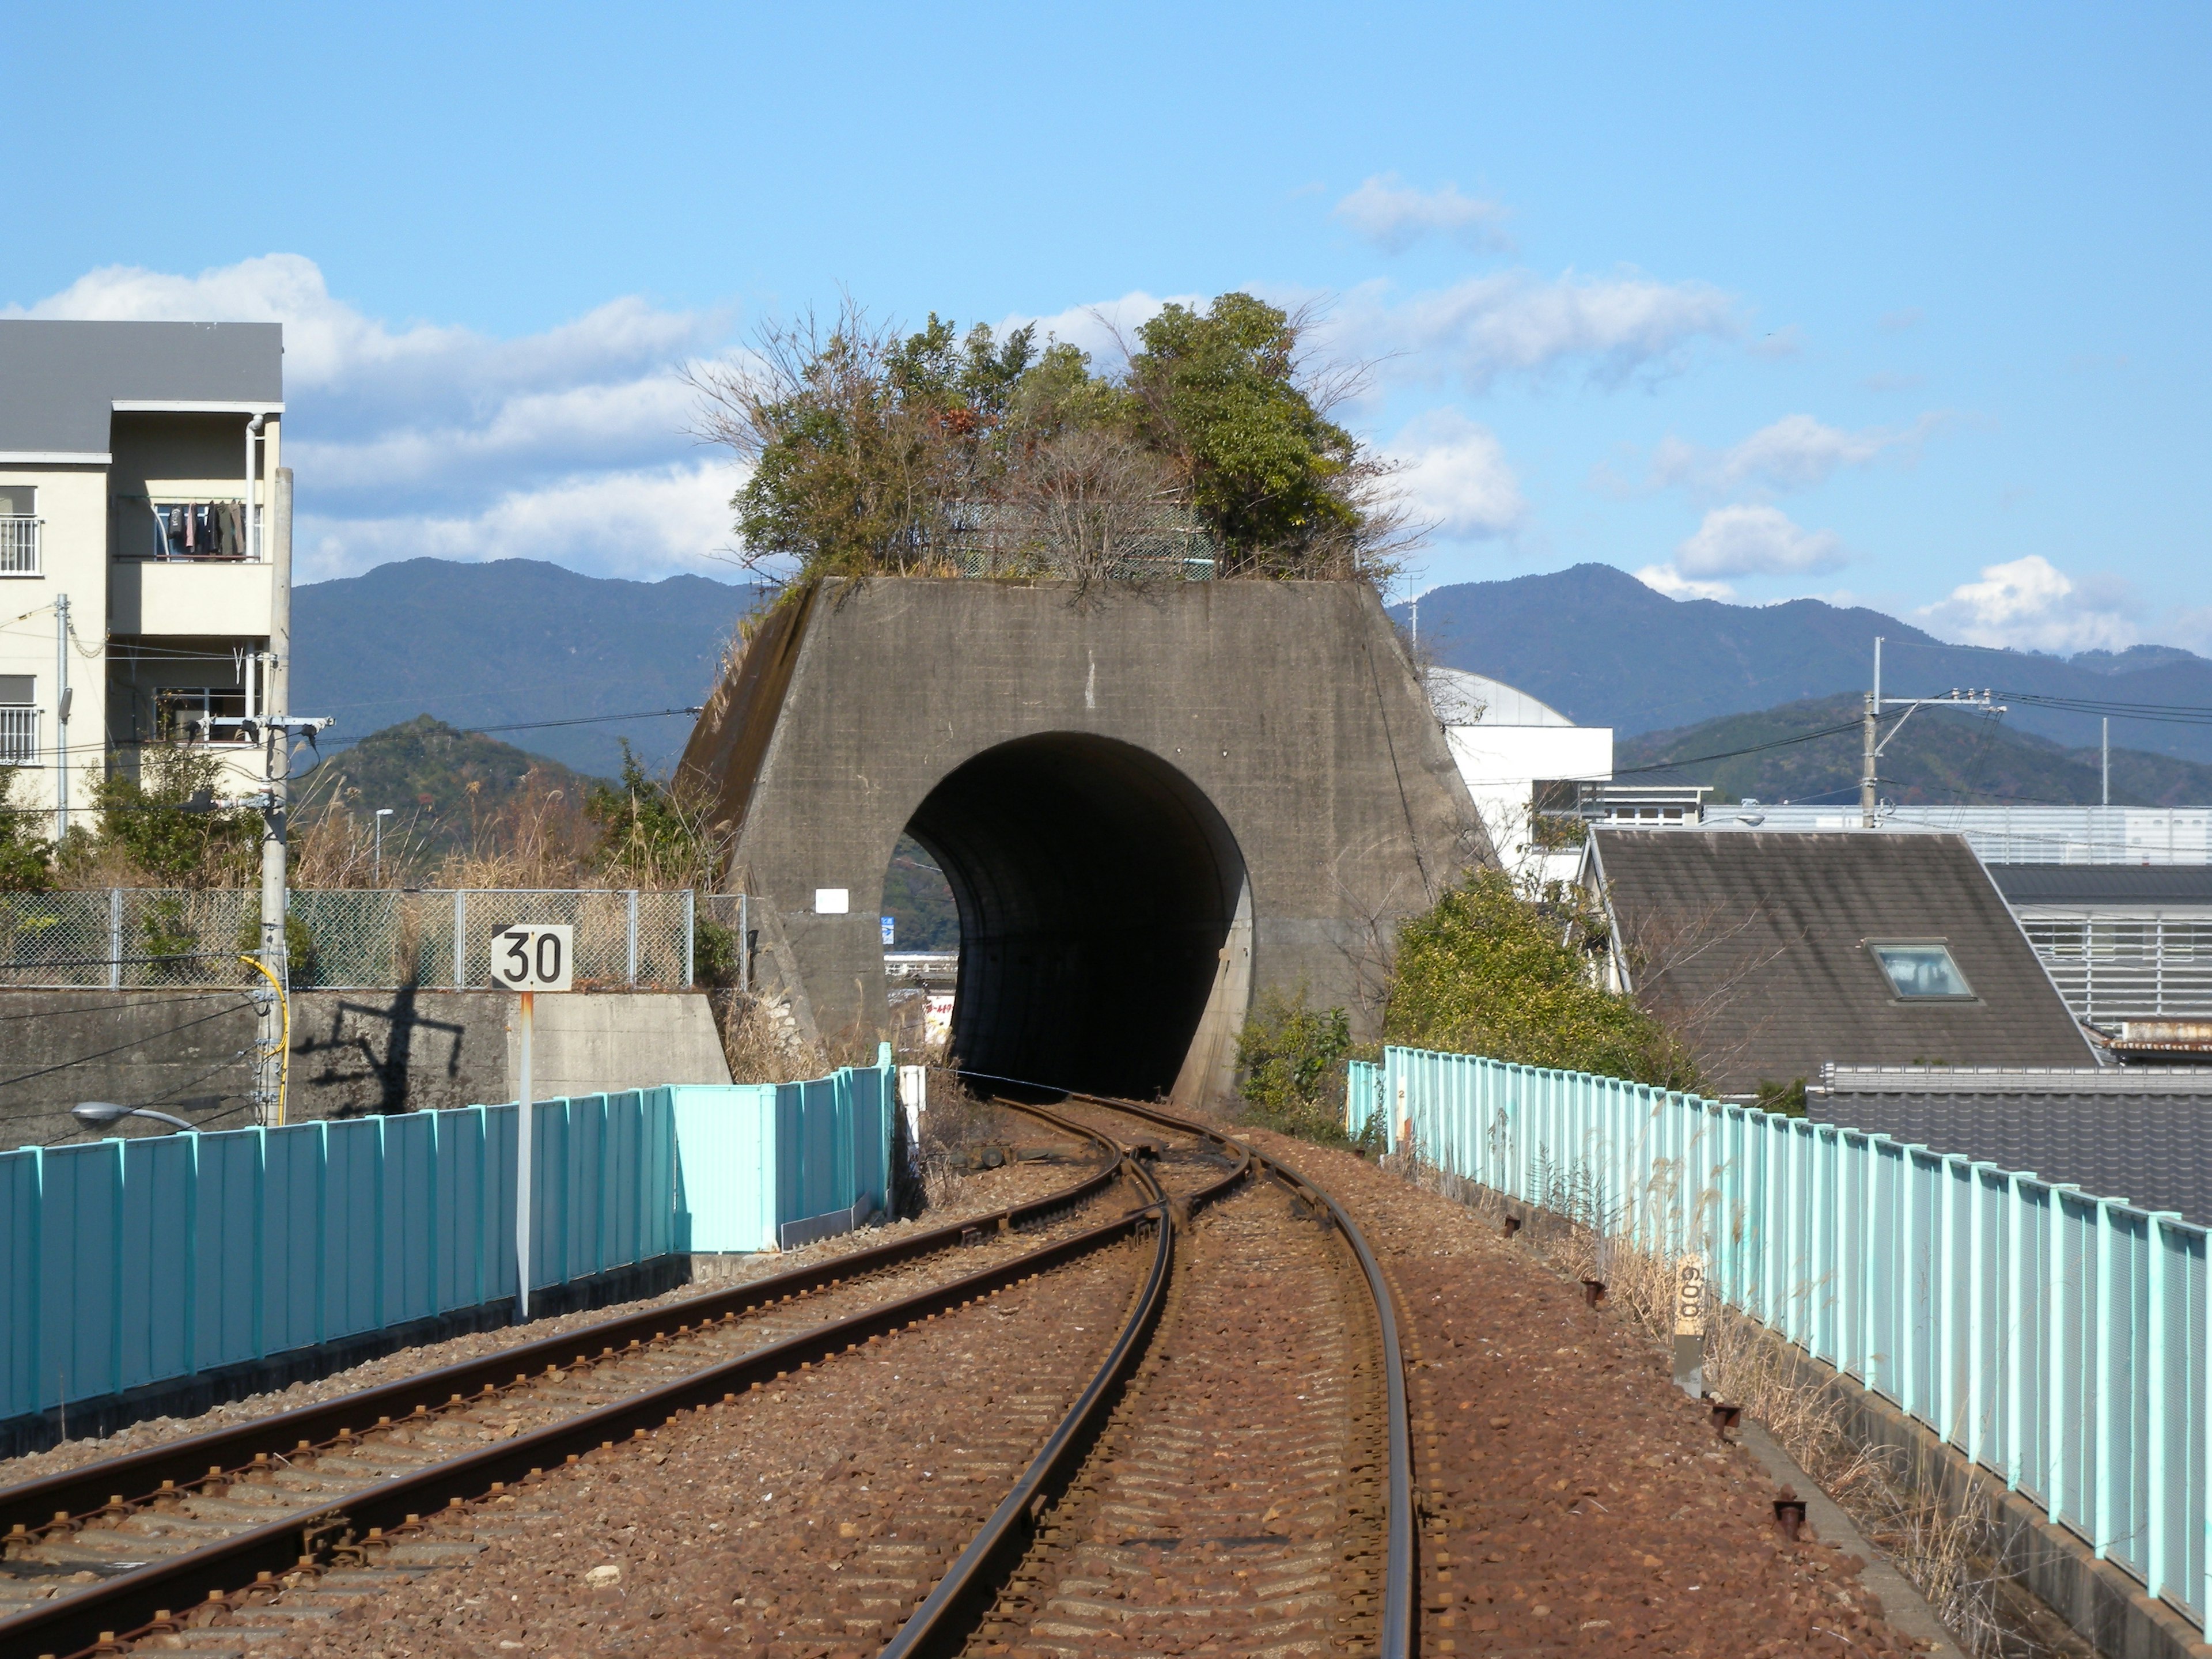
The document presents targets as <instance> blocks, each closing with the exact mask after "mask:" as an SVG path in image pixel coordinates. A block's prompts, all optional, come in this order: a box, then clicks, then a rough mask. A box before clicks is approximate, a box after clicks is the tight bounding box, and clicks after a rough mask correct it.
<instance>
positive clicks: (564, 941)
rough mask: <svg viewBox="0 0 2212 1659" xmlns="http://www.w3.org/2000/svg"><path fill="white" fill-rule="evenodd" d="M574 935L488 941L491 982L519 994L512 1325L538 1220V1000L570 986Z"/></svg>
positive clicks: (512, 933)
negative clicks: (534, 1051) (534, 1072)
mask: <svg viewBox="0 0 2212 1659" xmlns="http://www.w3.org/2000/svg"><path fill="white" fill-rule="evenodd" d="M574 946H575V929H574V927H569V926H567V925H565V924H564V925H562V926H558V927H536V926H532V925H529V924H520V925H517V926H515V927H502V928H501V929H500V930H499V931H498V932H497V933H494V934H493V935H492V936H491V941H490V957H491V982H492V983H493V984H494V985H496V986H499V987H501V988H502V989H505V990H509V991H514V992H518V993H520V997H521V1006H520V1007H519V1008H517V1009H516V1010H515V1013H516V1027H517V1030H516V1035H517V1036H518V1037H519V1038H520V1048H521V1054H520V1056H519V1060H520V1064H519V1065H518V1066H517V1067H516V1070H517V1071H518V1072H519V1073H520V1076H519V1077H518V1079H517V1081H518V1082H519V1083H520V1085H521V1086H520V1089H519V1090H518V1091H517V1092H516V1099H515V1107H514V1322H515V1323H516V1324H518V1325H519V1324H520V1323H522V1322H524V1321H525V1320H526V1319H528V1318H529V1317H530V1243H531V1236H532V1232H533V1231H535V1229H534V1227H533V1225H532V1224H533V1223H534V1222H535V1220H536V1219H537V1218H536V1215H535V1213H534V1212H533V1210H532V1202H531V1196H532V1163H533V1161H534V1154H535V1153H536V1152H537V1150H538V1136H537V1133H536V1131H537V1127H538V1124H537V1116H538V1112H537V1105H538V1103H537V1098H536V1097H537V1092H538V1091H537V1089H536V1087H535V1085H534V1083H533V1080H532V1077H531V1070H530V1063H531V1053H530V1051H531V1048H532V1038H533V1037H535V1036H536V1035H537V1026H538V993H539V992H540V991H565V990H567V989H568V987H569V986H570V985H571V984H572V983H573V982H574V980H573V958H574V954H575V951H574Z"/></svg>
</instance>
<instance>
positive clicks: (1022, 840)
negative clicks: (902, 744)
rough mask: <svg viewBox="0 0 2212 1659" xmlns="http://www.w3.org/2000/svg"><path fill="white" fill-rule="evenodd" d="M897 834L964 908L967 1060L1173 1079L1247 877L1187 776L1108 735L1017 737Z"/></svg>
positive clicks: (1022, 1074) (1097, 1079) (1068, 1078)
mask: <svg viewBox="0 0 2212 1659" xmlns="http://www.w3.org/2000/svg"><path fill="white" fill-rule="evenodd" d="M907 830H908V834H909V835H911V836H914V838H915V840H917V841H919V842H921V843H922V844H923V845H924V846H925V847H927V848H928V849H929V850H930V851H931V852H932V853H933V854H935V855H936V858H937V860H938V862H939V864H940V865H941V866H943V868H944V871H945V876H946V878H948V879H949V880H950V881H951V885H952V891H953V896H954V898H955V901H956V902H957V904H958V906H959V910H960V980H959V991H958V996H957V1001H956V1002H955V1004H954V1008H953V1016H952V1042H951V1052H952V1054H953V1055H954V1056H955V1057H956V1058H957V1061H958V1063H959V1064H961V1065H963V1066H967V1067H969V1069H970V1070H973V1071H975V1072H980V1073H990V1074H993V1075H994V1076H997V1077H1001V1078H1010V1079H1024V1080H1028V1081H1031V1082H1035V1083H1038V1084H1042V1085H1049V1086H1051V1087H1054V1088H1070V1089H1080V1090H1086V1091H1091V1092H1093V1093H1097V1094H1115V1095H1122V1096H1127V1097H1138V1098H1145V1099H1149V1098H1151V1097H1153V1096H1155V1095H1158V1094H1162V1093H1164V1092H1166V1091H1168V1090H1169V1089H1170V1088H1171V1087H1172V1086H1173V1085H1174V1083H1175V1081H1176V1073H1177V1072H1178V1071H1179V1070H1180V1069H1181V1067H1182V1063H1183V1056H1184V1054H1185V1053H1186V1052H1187V1051H1188V1048H1189V1047H1190V1043H1191V1038H1192V1036H1193V1035H1194V1033H1195V1032H1196V1031H1197V1030H1198V1025H1199V1019H1200V1015H1201V1014H1202V1013H1203V1012H1205V1009H1206V999H1207V997H1208V995H1209V994H1210V993H1211V992H1212V987H1213V983H1214V978H1215V974H1216V970H1217V969H1218V965H1219V963H1220V961H1221V951H1222V947H1223V945H1224V944H1225V942H1226V940H1227V939H1228V937H1229V931H1230V927H1231V923H1232V921H1234V920H1235V917H1236V914H1237V901H1238V896H1239V894H1240V892H1241V891H1242V890H1243V884H1244V861H1243V856H1242V855H1241V854H1239V853H1238V851H1237V845H1236V842H1235V840H1234V838H1233V837H1232V836H1231V835H1230V833H1229V827H1228V825H1227V824H1226V823H1224V822H1223V821H1222V818H1221V815H1220V814H1219V813H1218V811H1215V810H1214V808H1213V805H1212V803H1211V802H1210V801H1208V800H1207V799H1206V797H1205V796H1204V794H1202V793H1200V791H1199V789H1198V787H1196V786H1195V785H1194V784H1193V783H1192V782H1191V781H1190V780H1189V779H1188V778H1186V777H1184V776H1183V775H1182V773H1180V772H1179V771H1177V770H1176V769H1175V768H1174V767H1172V766H1170V765H1169V764H1167V763H1165V762H1164V761H1162V760H1160V759H1159V758H1158V757H1156V756H1153V755H1152V754H1149V753H1147V752H1146V751H1145V750H1141V749H1138V748H1135V747H1133V746H1132V745H1130V744H1123V743H1116V742H1114V741H1112V740H1111V739H1109V738H1096V737H1089V736H1085V735H1082V734H1079V733H1074V732H1061V733H1052V734H1048V735H1046V736H1042V737H1035V738H1021V739H1019V740H1018V741H1016V742H1013V743H1009V744H1001V745H1000V746H999V747H998V748H995V749H992V750H987V751H985V752H984V753H982V754H981V755H978V756H976V757H975V758H974V759H973V760H970V761H969V762H968V763H966V764H965V765H963V766H962V767H961V768H960V769H958V770H957V771H955V772H953V773H951V775H948V776H947V777H946V778H945V780H944V781H942V782H940V783H939V785H938V786H937V787H936V788H934V789H933V790H932V791H931V792H930V793H929V797H928V799H926V800H924V801H923V802H922V804H921V807H920V808H919V809H918V810H917V811H915V815H914V817H913V819H912V820H911V821H910V822H909V823H908V826H907Z"/></svg>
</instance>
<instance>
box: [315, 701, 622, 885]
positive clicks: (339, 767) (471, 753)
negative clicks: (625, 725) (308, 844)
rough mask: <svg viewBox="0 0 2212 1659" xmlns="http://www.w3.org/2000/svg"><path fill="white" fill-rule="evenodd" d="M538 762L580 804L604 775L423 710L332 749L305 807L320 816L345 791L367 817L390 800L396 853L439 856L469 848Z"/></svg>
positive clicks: (548, 781)
mask: <svg viewBox="0 0 2212 1659" xmlns="http://www.w3.org/2000/svg"><path fill="white" fill-rule="evenodd" d="M533 769H534V770H535V771H536V772H537V774H538V780H539V783H540V786H541V787H544V788H546V789H560V790H562V791H564V792H566V793H567V794H568V799H571V800H573V801H575V802H577V803H578V804H581V802H582V801H583V799H584V795H585V792H586V791H587V790H588V789H589V788H590V787H591V786H592V784H593V783H594V782H596V781H598V780H597V779H594V778H590V777H586V776H584V775H581V774H580V773H578V772H575V771H574V770H572V769H570V768H568V767H566V766H563V765H562V763H560V762H559V761H556V760H553V759H551V758H550V757H546V756H544V755H533V754H531V753H530V752H529V751H527V750H522V749H518V748H516V747H515V746H514V745H513V744H511V743H501V742H500V741H499V739H498V738H489V737H485V736H483V735H481V734H478V733H470V732H458V731H456V730H454V729H453V726H449V725H447V723H446V722H445V721H443V720H437V719H435V718H433V717H432V716H430V715H428V714H418V715H417V716H416V718H415V719H413V720H406V721H404V722H402V723H401V724H399V725H398V726H386V727H385V728H384V729H383V730H382V731H380V732H370V733H368V735H367V736H366V737H364V738H361V739H360V741H359V742H357V743H356V744H354V745H353V746H352V747H351V748H350V749H346V750H340V751H338V752H337V753H335V754H333V755H331V757H330V758H329V759H327V760H325V762H324V763H322V765H321V766H320V767H319V768H318V769H316V771H315V773H314V775H313V777H312V779H310V780H309V782H308V784H307V786H306V787H305V789H304V790H303V794H302V803H303V811H305V812H306V813H307V815H309V816H313V814H314V813H315V812H317V811H321V810H324V809H325V807H327V806H328V805H330V804H331V802H333V801H334V800H336V799H337V798H338V796H339V792H340V791H343V793H344V799H345V803H346V805H347V806H348V808H349V810H350V811H352V812H353V813H354V814H355V815H356V817H361V818H362V819H364V820H365V819H366V818H367V817H368V816H369V815H370V814H373V813H374V811H376V809H377V808H378V807H380V806H388V807H390V808H391V809H392V817H389V818H386V820H385V846H386V849H387V851H390V852H392V854H394V855H395V856H396V855H397V854H398V849H399V848H401V847H402V846H403V845H404V846H408V847H411V848H414V849H415V850H416V851H417V852H422V853H427V854H430V855H431V856H433V857H435V856H436V855H437V854H441V853H448V852H454V851H459V850H462V849H465V848H467V847H468V846H469V844H470V840H471V828H472V826H473V825H474V823H477V821H478V820H482V819H489V817H491V816H492V814H493V813H495V811H497V810H498V809H499V808H500V807H501V806H502V805H505V804H506V803H507V800H508V799H510V798H512V797H513V794H514V792H515V791H516V790H517V789H518V788H519V787H520V786H521V783H522V781H523V779H524V778H525V777H526V776H528V775H530V774H531V772H532V770H533Z"/></svg>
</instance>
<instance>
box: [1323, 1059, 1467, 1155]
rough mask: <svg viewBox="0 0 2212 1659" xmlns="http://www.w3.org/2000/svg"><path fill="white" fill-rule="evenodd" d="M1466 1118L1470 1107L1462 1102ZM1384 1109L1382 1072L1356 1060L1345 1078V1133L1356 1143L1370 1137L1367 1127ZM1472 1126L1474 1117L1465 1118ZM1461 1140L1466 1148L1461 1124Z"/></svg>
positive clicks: (1347, 1069)
mask: <svg viewBox="0 0 2212 1659" xmlns="http://www.w3.org/2000/svg"><path fill="white" fill-rule="evenodd" d="M1459 1104H1460V1109H1461V1111H1462V1115H1463V1116H1465V1115H1468V1114H1469V1113H1471V1111H1472V1105H1471V1103H1470V1102H1468V1101H1467V1100H1466V1099H1464V1098H1462V1100H1461V1102H1460V1103H1459ZM1382 1109H1383V1068H1382V1067H1381V1066H1377V1065H1376V1064H1375V1063H1374V1062H1373V1061H1372V1060H1353V1061H1352V1063H1351V1065H1350V1066H1347V1067H1346V1071H1345V1076H1344V1132H1345V1133H1346V1134H1348V1135H1350V1136H1351V1137H1352V1139H1355V1140H1357V1139H1358V1138H1359V1137H1360V1136H1362V1135H1364V1134H1365V1133H1367V1126H1368V1124H1370V1122H1372V1121H1374V1118H1375V1115H1376V1113H1377V1112H1379V1111H1381V1110H1382ZM1466 1121H1467V1122H1471V1121H1472V1118H1471V1116H1468V1117H1466ZM1460 1139H1461V1142H1462V1146H1464V1144H1465V1142H1466V1139H1467V1134H1466V1129H1465V1124H1464V1123H1463V1124H1462V1133H1461V1135H1460Z"/></svg>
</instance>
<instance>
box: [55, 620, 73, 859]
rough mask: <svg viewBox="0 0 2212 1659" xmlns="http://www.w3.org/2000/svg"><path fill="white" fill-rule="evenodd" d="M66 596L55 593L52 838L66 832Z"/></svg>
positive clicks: (68, 745) (67, 657)
mask: <svg viewBox="0 0 2212 1659" xmlns="http://www.w3.org/2000/svg"><path fill="white" fill-rule="evenodd" d="M69 628H70V623H69V595H68V594H66V593H58V594H56V595H55V596H54V839H55V840H56V841H57V842H58V841H60V840H61V839H62V837H63V836H66V835H68V834H69V747H70V744H69V717H70V683H69Z"/></svg>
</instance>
